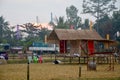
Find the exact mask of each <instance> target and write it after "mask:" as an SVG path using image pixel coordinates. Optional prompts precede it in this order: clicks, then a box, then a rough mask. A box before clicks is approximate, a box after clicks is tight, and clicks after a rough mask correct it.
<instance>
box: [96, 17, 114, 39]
mask: <svg viewBox="0 0 120 80" xmlns="http://www.w3.org/2000/svg"><path fill="white" fill-rule="evenodd" d="M99 23H100V24H99V34H100V35H101V36H102V37H104V38H106V35H107V34H109V35H110V38H111V39H113V29H112V27H113V26H112V20H111V18H110V17H109V16H108V15H105V16H104V17H102V18H101V19H99ZM97 24H98V23H96V24H95V25H94V27H95V26H97Z"/></svg>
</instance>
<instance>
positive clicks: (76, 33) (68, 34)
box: [47, 29, 108, 42]
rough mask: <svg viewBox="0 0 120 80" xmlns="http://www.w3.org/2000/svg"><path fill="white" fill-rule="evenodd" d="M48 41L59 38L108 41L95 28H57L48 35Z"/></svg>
mask: <svg viewBox="0 0 120 80" xmlns="http://www.w3.org/2000/svg"><path fill="white" fill-rule="evenodd" d="M47 39H48V42H51V41H59V40H94V41H108V40H106V39H103V38H102V37H101V36H100V35H99V34H98V33H97V32H96V31H95V30H74V29H55V30H53V31H52V32H51V34H50V35H49V36H48V38H47Z"/></svg>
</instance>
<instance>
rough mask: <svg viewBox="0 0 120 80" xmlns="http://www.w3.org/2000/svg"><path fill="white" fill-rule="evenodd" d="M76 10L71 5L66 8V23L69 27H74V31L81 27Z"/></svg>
mask: <svg viewBox="0 0 120 80" xmlns="http://www.w3.org/2000/svg"><path fill="white" fill-rule="evenodd" d="M77 14H78V9H77V8H76V7H75V6H73V5H71V6H70V7H67V8H66V15H67V23H68V25H69V26H74V29H77V28H78V27H80V25H81V18H80V17H79V16H78V15H77Z"/></svg>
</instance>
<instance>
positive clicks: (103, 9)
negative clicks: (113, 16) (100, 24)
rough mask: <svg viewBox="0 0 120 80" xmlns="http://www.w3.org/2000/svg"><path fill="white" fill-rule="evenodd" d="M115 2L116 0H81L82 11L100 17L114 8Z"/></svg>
mask: <svg viewBox="0 0 120 80" xmlns="http://www.w3.org/2000/svg"><path fill="white" fill-rule="evenodd" d="M115 2H116V0H83V13H90V14H91V15H93V16H94V17H96V18H102V17H104V15H106V14H109V13H110V12H112V11H114V10H115V9H116V7H115Z"/></svg>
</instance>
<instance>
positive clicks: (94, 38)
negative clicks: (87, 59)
mask: <svg viewBox="0 0 120 80" xmlns="http://www.w3.org/2000/svg"><path fill="white" fill-rule="evenodd" d="M47 39H48V40H47V41H48V42H49V43H55V44H59V47H60V53H66V52H67V47H68V46H67V45H69V47H70V53H71V54H72V53H79V54H80V55H84V54H82V52H83V53H88V54H92V53H94V52H95V51H96V49H95V47H96V46H95V43H97V42H104V43H109V42H112V41H110V40H107V39H103V38H102V37H101V36H100V35H99V34H98V33H97V32H96V31H95V30H74V29H55V30H53V31H52V32H51V34H50V35H49V36H48V38H47Z"/></svg>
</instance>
